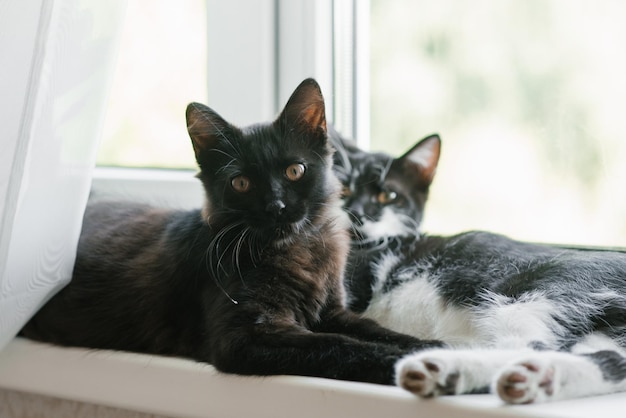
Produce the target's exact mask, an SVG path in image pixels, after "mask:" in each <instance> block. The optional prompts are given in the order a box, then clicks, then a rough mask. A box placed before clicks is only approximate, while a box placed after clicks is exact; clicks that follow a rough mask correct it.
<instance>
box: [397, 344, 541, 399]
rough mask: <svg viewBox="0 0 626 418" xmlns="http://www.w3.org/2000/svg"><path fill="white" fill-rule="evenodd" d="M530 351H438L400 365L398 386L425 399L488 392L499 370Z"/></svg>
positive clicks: (407, 357) (421, 355)
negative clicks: (521, 354)
mask: <svg viewBox="0 0 626 418" xmlns="http://www.w3.org/2000/svg"><path fill="white" fill-rule="evenodd" d="M525 351H530V350H497V349H434V350H428V351H424V352H420V353H416V354H412V355H409V356H406V357H404V358H402V359H401V360H400V361H398V363H396V384H397V385H398V386H401V387H403V388H404V389H406V390H408V391H409V392H412V393H414V394H416V395H419V396H423V397H431V396H439V395H458V394H462V393H485V392H487V391H488V390H489V386H490V384H491V382H492V380H493V377H494V375H495V373H496V372H497V370H498V369H500V368H501V367H503V366H504V365H506V364H508V363H509V362H511V360H513V359H514V358H516V357H518V356H519V355H520V353H523V352H525Z"/></svg>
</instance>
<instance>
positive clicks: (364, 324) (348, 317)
mask: <svg viewBox="0 0 626 418" xmlns="http://www.w3.org/2000/svg"><path fill="white" fill-rule="evenodd" d="M316 330H317V331H320V332H333V333H338V334H344V335H349V336H351V337H353V338H356V339H358V340H361V341H369V342H376V343H384V344H391V345H393V346H396V347H398V348H401V349H403V350H409V351H418V350H425V349H429V348H436V347H443V346H444V345H445V344H444V343H443V342H441V341H434V340H420V339H418V338H416V337H413V336H410V335H407V334H402V333H399V332H396V331H392V330H390V329H388V328H385V327H383V326H381V325H379V324H378V323H377V322H376V321H374V320H371V319H367V318H363V317H361V316H359V315H358V314H355V313H353V312H351V311H348V310H337V311H336V312H333V313H332V314H329V315H327V316H326V317H325V319H324V321H322V322H321V326H319V327H318V328H316Z"/></svg>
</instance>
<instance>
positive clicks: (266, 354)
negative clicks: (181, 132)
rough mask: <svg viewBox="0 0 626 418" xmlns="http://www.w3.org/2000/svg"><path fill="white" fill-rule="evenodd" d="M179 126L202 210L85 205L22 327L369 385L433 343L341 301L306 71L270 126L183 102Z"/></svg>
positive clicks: (335, 235) (317, 113)
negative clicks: (57, 273) (66, 262)
mask: <svg viewBox="0 0 626 418" xmlns="http://www.w3.org/2000/svg"><path fill="white" fill-rule="evenodd" d="M187 127H188V131H189V135H190V136H191V140H192V144H193V148H194V151H195V155H196V160H197V162H198V165H199V167H200V173H199V174H198V177H199V179H200V180H201V181H202V184H203V186H204V189H205V192H206V197H207V199H206V203H205V205H204V207H203V208H202V209H197V210H192V211H177V210H168V209H163V208H156V207H149V206H145V205H138V204H135V203H130V202H114V203H111V202H104V203H96V204H93V205H91V206H89V207H88V209H87V212H86V214H85V218H84V221H83V229H82V231H81V237H80V242H79V245H78V253H77V259H76V264H75V267H74V272H73V277H72V280H71V282H70V283H69V285H68V286H67V287H65V288H64V289H62V290H61V291H60V292H59V293H58V294H57V295H55V296H54V297H53V298H52V299H50V301H48V303H47V304H46V305H45V306H44V307H43V308H42V309H41V310H40V311H39V312H38V313H37V314H36V315H35V316H34V317H33V318H32V319H31V320H30V322H29V323H28V324H27V325H26V326H25V327H24V328H23V330H22V335H24V336H26V337H29V338H33V339H37V340H41V341H46V342H51V343H56V344H61V345H72V346H82V347H92V348H105V349H115V350H127V351H136V352H144V353H154V354H161V355H171V356H181V357H188V358H191V359H195V360H198V361H203V362H208V363H212V364H213V365H214V366H215V367H216V368H217V369H219V370H220V371H223V372H229V373H238V374H246V375H274V374H296V375H305V376H320V377H328V378H335V379H345V380H358V381H364V382H373V383H380V384H393V382H394V373H395V370H394V366H395V363H396V362H397V360H398V359H399V358H401V357H402V356H404V355H406V354H408V353H411V352H413V351H415V350H418V349H420V348H424V347H432V346H440V345H441V344H440V343H438V342H428V341H420V340H418V339H416V338H414V337H410V336H407V335H402V334H399V333H396V332H393V331H390V330H387V329H385V328H382V327H380V326H379V325H377V324H376V323H375V322H374V321H371V320H368V319H364V318H361V317H360V316H358V315H356V314H355V313H353V312H351V311H349V310H347V309H346V308H345V291H344V288H343V285H342V278H343V273H344V266H345V263H346V257H347V254H348V250H349V236H348V230H347V225H346V224H343V223H342V212H341V209H340V203H339V193H340V188H341V186H340V184H339V182H338V181H337V179H336V177H335V176H334V175H333V172H332V148H331V147H330V146H329V144H328V137H327V131H326V118H325V108H324V100H323V97H322V94H321V91H320V88H319V86H318V84H317V83H316V82H315V81H314V80H311V79H308V80H305V81H303V82H302V83H301V84H300V86H299V87H298V88H297V89H296V90H295V91H294V93H293V94H292V96H291V98H290V99H289V101H288V102H287V104H286V106H285V108H284V109H283V111H282V113H281V114H280V115H279V117H278V118H277V119H276V121H274V122H272V123H264V124H257V125H253V126H249V127H245V128H238V127H235V126H233V125H231V124H230V123H228V122H226V121H225V120H224V119H223V118H221V117H220V116H219V115H218V114H217V113H215V112H214V111H213V110H211V109H210V108H208V107H206V106H204V105H201V104H198V103H192V104H190V105H189V106H188V108H187Z"/></svg>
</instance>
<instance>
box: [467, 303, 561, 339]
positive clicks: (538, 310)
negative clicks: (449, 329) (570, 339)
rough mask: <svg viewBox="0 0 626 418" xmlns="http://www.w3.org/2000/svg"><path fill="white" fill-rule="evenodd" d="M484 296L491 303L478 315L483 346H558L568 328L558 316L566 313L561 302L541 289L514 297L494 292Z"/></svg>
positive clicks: (477, 319) (476, 321)
mask: <svg viewBox="0 0 626 418" xmlns="http://www.w3.org/2000/svg"><path fill="white" fill-rule="evenodd" d="M484 298H485V300H486V302H487V303H488V304H489V306H481V307H480V308H479V309H477V310H476V312H475V319H474V322H475V323H476V326H477V327H478V328H479V329H480V334H481V337H480V339H479V341H478V342H479V343H480V344H481V345H482V346H483V347H497V348H503V349H508V348H525V347H528V346H529V344H530V343H532V342H541V343H543V344H546V345H547V346H548V347H553V348H556V347H557V345H558V338H559V336H561V335H563V334H564V333H565V332H566V331H565V329H564V328H563V326H562V325H560V323H559V322H558V320H557V319H556V318H557V317H559V316H561V315H562V312H560V310H559V306H558V305H555V304H554V303H553V302H551V301H549V300H548V299H546V297H545V296H544V295H542V294H541V293H540V292H534V293H528V294H525V295H524V296H522V297H521V298H518V299H516V300H514V301H512V300H511V298H508V297H506V296H503V295H498V294H494V293H485V295H484Z"/></svg>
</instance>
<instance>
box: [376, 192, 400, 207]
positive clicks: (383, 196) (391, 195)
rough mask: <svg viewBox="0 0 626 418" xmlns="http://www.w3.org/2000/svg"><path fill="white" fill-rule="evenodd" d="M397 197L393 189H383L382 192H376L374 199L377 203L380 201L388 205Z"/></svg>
mask: <svg viewBox="0 0 626 418" xmlns="http://www.w3.org/2000/svg"><path fill="white" fill-rule="evenodd" d="M397 199H398V193H396V192H394V191H393V190H383V191H382V192H380V193H378V196H376V201H378V203H380V204H381V205H388V204H390V203H393V202H395V201H396V200H397Z"/></svg>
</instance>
